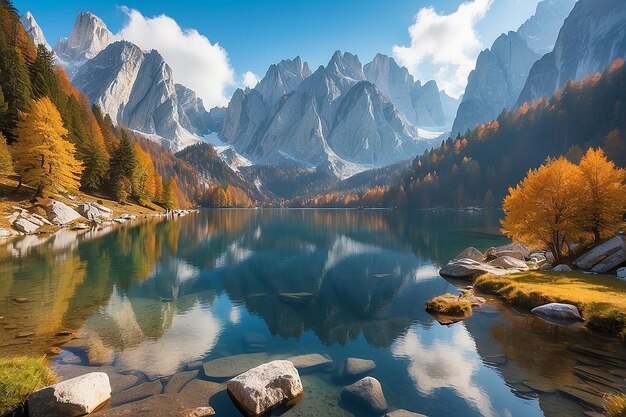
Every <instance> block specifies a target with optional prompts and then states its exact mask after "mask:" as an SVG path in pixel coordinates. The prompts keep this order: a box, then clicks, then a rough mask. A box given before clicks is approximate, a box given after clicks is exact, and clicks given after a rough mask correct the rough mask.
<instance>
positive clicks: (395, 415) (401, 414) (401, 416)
mask: <svg viewBox="0 0 626 417" xmlns="http://www.w3.org/2000/svg"><path fill="white" fill-rule="evenodd" d="M384 417H426V416H425V415H424V414H420V413H414V412H412V411H407V410H395V411H392V412H391V413H387V414H385V416H384Z"/></svg>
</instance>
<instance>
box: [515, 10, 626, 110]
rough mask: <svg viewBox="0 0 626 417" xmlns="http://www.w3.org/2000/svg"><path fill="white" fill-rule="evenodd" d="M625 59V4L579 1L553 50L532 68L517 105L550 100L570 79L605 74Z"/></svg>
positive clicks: (565, 23) (566, 20) (566, 21)
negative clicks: (541, 99)
mask: <svg viewBox="0 0 626 417" xmlns="http://www.w3.org/2000/svg"><path fill="white" fill-rule="evenodd" d="M624 57H626V2H624V1H623V0H602V1H599V0H579V1H578V3H576V5H575V6H574V9H573V10H572V12H571V13H570V15H569V16H568V17H567V19H565V22H564V24H563V27H562V28H561V31H560V32H559V36H558V38H557V40H556V44H555V46H554V50H553V51H552V52H550V53H548V54H546V55H544V56H543V57H542V58H541V59H540V60H539V61H538V62H537V63H536V64H535V65H534V66H533V67H532V69H531V71H530V74H529V76H528V80H527V82H526V85H525V86H524V89H523V91H522V93H521V94H520V97H519V99H518V101H517V104H518V105H522V104H523V103H525V102H530V101H532V100H536V99H538V98H540V97H549V96H551V95H552V94H553V93H554V91H555V90H556V89H558V88H560V87H562V86H563V85H565V83H566V82H567V81H568V80H578V79H580V78H582V77H583V76H585V75H586V74H590V73H594V72H598V71H602V69H603V68H605V67H606V66H607V65H608V64H609V63H611V62H612V61H613V60H614V59H616V58H624Z"/></svg>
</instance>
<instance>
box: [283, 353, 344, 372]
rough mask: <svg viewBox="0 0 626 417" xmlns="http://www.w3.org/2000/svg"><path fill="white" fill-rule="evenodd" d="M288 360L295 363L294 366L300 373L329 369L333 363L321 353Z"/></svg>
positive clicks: (293, 357)
mask: <svg viewBox="0 0 626 417" xmlns="http://www.w3.org/2000/svg"><path fill="white" fill-rule="evenodd" d="M287 360H288V361H289V362H291V363H293V366H295V367H296V369H297V370H298V371H300V372H313V371H316V370H319V369H321V368H327V367H328V366H330V365H332V363H333V360H332V359H331V358H329V357H328V356H325V355H320V354H319V353H310V354H307V355H298V356H291V357H289V358H287Z"/></svg>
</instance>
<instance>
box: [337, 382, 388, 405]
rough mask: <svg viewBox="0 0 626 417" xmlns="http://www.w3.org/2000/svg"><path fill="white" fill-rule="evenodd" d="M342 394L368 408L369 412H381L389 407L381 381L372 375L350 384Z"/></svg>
mask: <svg viewBox="0 0 626 417" xmlns="http://www.w3.org/2000/svg"><path fill="white" fill-rule="evenodd" d="M341 396H342V397H343V398H345V399H347V400H350V401H353V402H355V403H357V404H359V405H361V406H363V407H365V408H367V409H368V411H369V412H373V413H377V414H379V413H382V412H384V411H385V410H387V408H388V405H387V400H385V395H384V394H383V389H382V387H381V386H380V382H378V380H377V379H376V378H372V377H371V376H366V377H365V378H363V379H360V380H358V381H357V382H355V383H354V384H352V385H348V386H347V387H345V388H344V389H343V390H342V391H341Z"/></svg>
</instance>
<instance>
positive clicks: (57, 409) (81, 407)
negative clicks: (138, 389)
mask: <svg viewBox="0 0 626 417" xmlns="http://www.w3.org/2000/svg"><path fill="white" fill-rule="evenodd" d="M110 397H111V385H110V384H109V377H108V376H107V374H105V373H103V372H91V373H88V374H85V375H82V376H79V377H76V378H72V379H69V380H67V381H63V382H59V383H57V384H54V385H51V386H49V387H46V388H43V389H41V390H39V391H36V392H34V393H32V394H30V395H29V396H28V397H27V399H26V401H27V404H28V414H29V416H30V417H75V416H82V415H85V414H89V413H91V412H92V411H94V410H95V409H96V408H98V407H99V406H100V405H101V404H102V403H104V402H105V401H107V400H108V399H109V398H110Z"/></svg>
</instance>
